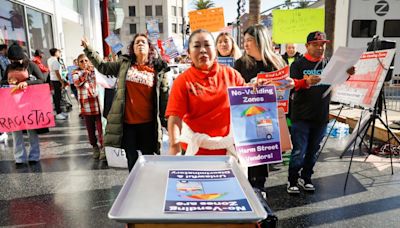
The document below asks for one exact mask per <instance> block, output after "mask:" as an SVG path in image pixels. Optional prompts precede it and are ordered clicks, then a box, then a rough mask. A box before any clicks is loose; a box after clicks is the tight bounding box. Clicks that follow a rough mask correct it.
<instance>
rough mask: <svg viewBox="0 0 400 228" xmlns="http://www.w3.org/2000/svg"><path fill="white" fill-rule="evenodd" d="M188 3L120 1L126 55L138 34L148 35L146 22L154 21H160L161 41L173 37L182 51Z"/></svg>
mask: <svg viewBox="0 0 400 228" xmlns="http://www.w3.org/2000/svg"><path fill="white" fill-rule="evenodd" d="M187 3H188V0H147V1H143V0H120V5H121V6H122V8H123V11H124V15H125V16H124V20H123V26H122V28H121V29H120V34H119V35H120V38H121V41H122V43H123V45H124V49H123V50H122V52H123V53H126V51H127V49H126V48H127V47H128V46H129V44H130V42H131V41H132V38H133V36H134V35H135V34H136V33H146V21H148V20H152V19H156V20H158V23H159V31H160V39H161V40H165V39H167V38H168V37H172V38H173V39H174V42H175V45H176V46H177V48H178V49H179V50H180V51H181V50H182V48H183V40H184V36H185V34H184V32H185V31H184V30H185V28H186V24H187V20H188V19H187V17H185V14H186V11H187V9H186V6H187Z"/></svg>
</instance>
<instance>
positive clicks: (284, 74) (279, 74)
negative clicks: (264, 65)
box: [257, 66, 290, 113]
mask: <svg viewBox="0 0 400 228" xmlns="http://www.w3.org/2000/svg"><path fill="white" fill-rule="evenodd" d="M288 78H289V66H286V67H284V68H282V69H280V70H277V71H273V72H268V73H260V74H257V79H266V80H271V81H272V82H271V84H272V85H274V86H275V87H276V98H277V100H278V108H281V109H283V111H284V112H285V113H288V112H289V96H290V90H289V89H287V88H286V87H287V86H288V85H289V84H290V81H289V80H288Z"/></svg>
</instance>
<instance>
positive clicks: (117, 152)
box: [105, 146, 128, 168]
mask: <svg viewBox="0 0 400 228" xmlns="http://www.w3.org/2000/svg"><path fill="white" fill-rule="evenodd" d="M105 150H106V158H107V164H108V166H109V167H117V168H128V160H127V159H126V155H125V150H124V149H120V148H115V147H109V146H106V147H105Z"/></svg>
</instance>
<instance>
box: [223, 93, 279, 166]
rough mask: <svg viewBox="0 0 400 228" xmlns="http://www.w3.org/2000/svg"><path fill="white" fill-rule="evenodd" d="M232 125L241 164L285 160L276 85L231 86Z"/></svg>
mask: <svg viewBox="0 0 400 228" xmlns="http://www.w3.org/2000/svg"><path fill="white" fill-rule="evenodd" d="M228 95H229V103H230V108H231V126H232V130H233V135H234V140H235V147H236V151H237V154H238V157H239V161H240V163H241V164H243V165H245V166H257V165H262V164H270V163H277V162H281V161H282V154H281V143H280V141H281V139H280V128H279V122H278V107H277V103H276V92H275V87H274V86H260V87H258V88H257V91H254V90H253V87H231V88H228Z"/></svg>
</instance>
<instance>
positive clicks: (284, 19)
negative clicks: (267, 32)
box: [272, 8, 325, 44]
mask: <svg viewBox="0 0 400 228" xmlns="http://www.w3.org/2000/svg"><path fill="white" fill-rule="evenodd" d="M272 17H273V18H274V19H273V26H272V38H273V40H274V42H275V43H277V44H284V43H296V44H305V43H306V42H307V35H308V34H309V33H310V32H313V31H324V29H325V10H324V9H323V8H322V9H295V10H273V11H272Z"/></svg>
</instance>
